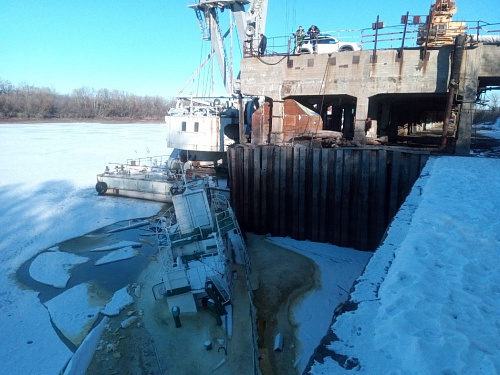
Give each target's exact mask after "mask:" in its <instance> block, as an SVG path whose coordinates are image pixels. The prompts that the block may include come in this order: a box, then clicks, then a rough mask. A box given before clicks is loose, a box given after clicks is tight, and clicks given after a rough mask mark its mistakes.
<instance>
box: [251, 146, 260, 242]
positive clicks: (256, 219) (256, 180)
mask: <svg viewBox="0 0 500 375" xmlns="http://www.w3.org/2000/svg"><path fill="white" fill-rule="evenodd" d="M260 155H261V147H256V148H255V149H254V151H253V160H252V164H253V170H254V173H253V186H252V196H253V205H252V228H253V230H252V231H253V232H255V233H257V234H262V233H261V232H260V231H259V229H260V196H261V191H260Z"/></svg>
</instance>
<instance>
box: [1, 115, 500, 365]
mask: <svg viewBox="0 0 500 375" xmlns="http://www.w3.org/2000/svg"><path fill="white" fill-rule="evenodd" d="M164 139H165V127H164V125H163V124H149V125H144V124H141V125H137V124H136V125H130V124H129V125H102V124H41V125H23V124H13V125H1V124H0V140H1V141H0V142H1V147H0V158H1V160H3V162H2V163H0V175H1V176H2V181H1V182H0V206H1V207H2V215H0V226H1V227H2V228H3V231H2V232H1V233H0V249H1V251H0V285H1V286H2V287H1V291H0V308H1V310H2V314H1V315H0V331H1V332H2V337H4V338H8V339H6V340H4V342H3V343H2V345H1V346H0V361H1V363H2V369H1V373H5V374H39V373H40V369H41V368H43V369H44V371H43V372H44V374H59V373H60V372H61V370H63V369H64V367H65V366H66V364H67V363H68V361H69V360H70V359H71V357H72V355H73V353H72V352H71V350H69V349H68V347H67V346H66V345H65V344H64V343H63V342H62V341H61V339H60V338H59V336H58V335H57V334H56V332H55V331H54V329H53V327H52V325H51V318H50V315H52V317H53V319H54V321H55V322H56V325H57V326H58V327H61V329H62V330H63V332H66V333H67V334H68V335H69V336H72V337H73V340H74V341H75V342H80V341H81V339H83V337H82V335H79V334H78V333H77V331H78V332H81V331H82V330H85V328H86V327H87V326H88V324H89V320H91V319H92V318H93V316H92V315H93V314H97V313H98V312H99V311H100V310H102V309H103V308H104V306H105V305H106V304H107V303H109V301H110V300H112V299H111V296H103V295H101V293H100V291H98V290H92V289H91V288H89V287H88V286H86V284H80V285H79V286H78V289H76V290H72V289H73V288H72V289H71V292H69V293H68V291H66V292H63V293H62V294H60V295H59V296H57V297H55V298H53V299H52V300H50V301H47V302H46V305H47V306H48V308H46V307H45V306H44V305H42V304H41V303H40V300H39V299H38V294H37V293H36V292H34V291H31V290H29V289H27V288H26V287H24V286H23V285H20V284H19V282H18V281H16V280H17V279H16V274H15V273H16V271H17V269H18V268H19V267H20V266H21V265H22V264H23V263H25V262H26V261H28V260H29V259H31V258H32V257H34V256H35V255H37V254H39V253H41V252H43V251H44V250H47V249H49V248H51V250H52V251H57V249H56V248H54V245H55V244H57V243H59V242H62V241H64V240H67V239H70V238H74V237H77V236H81V235H84V234H85V233H89V232H91V231H93V230H95V229H98V228H102V227H104V226H106V225H109V224H112V223H115V222H118V221H122V220H127V219H134V218H141V217H149V216H152V215H154V214H156V213H157V212H158V211H159V210H160V208H161V207H162V205H161V204H160V203H155V202H146V201H138V200H132V199H121V198H110V197H100V196H97V195H96V192H95V189H94V184H95V182H96V179H95V175H96V173H98V172H101V171H102V170H104V167H105V165H106V164H107V163H108V162H123V161H124V160H125V159H127V158H130V157H131V156H137V157H139V156H143V155H151V156H155V155H161V154H165V153H168V152H165V151H168V150H166V149H165V148H164V145H165V141H164ZM20 150H23V151H22V152H20ZM499 173H500V160H498V159H491V158H469V157H433V158H431V159H430V161H429V163H428V164H427V165H426V167H425V169H424V172H423V175H422V177H421V178H420V179H419V180H418V181H417V183H416V185H415V187H414V189H413V191H412V193H411V195H410V197H409V198H408V199H407V201H406V202H405V204H404V205H403V207H402V209H401V210H400V212H398V215H397V218H396V219H395V220H394V221H393V223H392V225H391V228H390V230H389V232H388V237H387V238H386V240H385V241H384V244H383V245H381V246H380V248H379V249H378V250H377V252H376V253H375V255H374V256H373V257H372V258H371V260H370V262H369V264H368V266H367V269H366V272H365V273H364V274H363V275H362V276H361V277H360V278H359V279H358V283H357V285H356V288H355V292H354V293H353V294H352V296H351V299H352V301H353V302H355V303H357V304H358V308H357V310H354V311H350V312H345V313H344V314H342V315H340V316H339V317H338V318H337V321H336V323H335V324H334V325H333V331H334V333H335V334H336V335H337V336H338V341H332V343H331V344H330V348H331V349H333V350H335V352H336V353H338V354H340V355H343V356H345V358H350V360H349V361H347V362H348V363H350V364H351V365H352V366H353V367H354V368H355V369H357V370H359V372H363V373H370V374H422V373H429V374H479V373H480V374H494V373H499V372H500V365H499V358H500V348H499V344H498V337H500V332H499V330H500V318H499V312H500V306H499V304H500V288H499V287H498V285H500V278H499V272H498V269H497V266H498V264H499V260H500V259H499V249H500V236H499V233H500V224H499V223H500V220H499V218H498V217H499V216H498V212H499V210H500V198H498V197H499V196H500V195H499V194H498V191H500V176H499ZM272 240H273V241H279V240H278V239H272ZM283 241H285V242H286V243H285V244H284V245H285V246H289V247H290V248H292V249H294V250H296V251H301V252H303V253H304V254H306V255H308V256H310V257H311V258H312V259H314V260H315V261H316V262H317V263H318V265H319V267H320V269H321V271H322V276H321V277H322V280H321V281H322V291H317V292H315V293H316V294H311V295H310V296H309V295H308V296H307V297H306V298H305V299H304V300H303V301H302V303H299V304H297V305H296V306H295V307H294V310H293V313H294V319H295V320H296V321H297V322H299V323H300V326H301V328H299V337H300V340H301V341H302V350H303V352H304V355H305V357H307V356H308V354H307V353H311V352H312V351H313V350H314V346H316V345H317V344H318V343H317V342H315V340H314V339H313V337H318V336H317V335H319V336H322V335H323V333H324V331H326V329H327V327H324V326H323V324H324V323H323V319H325V320H326V319H328V320H330V319H331V316H328V315H329V314H331V311H332V307H334V305H335V303H336V300H335V298H337V297H338V298H345V293H346V291H347V290H348V289H349V287H350V285H348V284H345V285H344V284H340V283H331V284H329V282H330V281H329V277H330V275H332V274H335V273H338V274H341V273H342V272H346V273H350V272H351V271H352V272H358V274H359V271H360V268H359V267H360V265H359V264H358V260H360V259H359V258H358V254H357V252H355V251H352V249H351V250H349V249H339V250H338V251H339V254H341V255H340V258H337V259H333V258H330V257H325V256H324V254H323V252H322V247H323V246H328V245H321V244H314V243H308V242H302V243H300V244H298V243H296V242H292V241H290V242H288V241H286V239H283ZM343 251H346V253H343ZM363 256H365V257H366V256H369V255H368V253H365V254H363ZM365 260H366V259H365ZM333 267H336V268H333ZM349 267H353V268H352V269H351V270H349ZM63 268H64V267H63ZM332 269H335V272H332V271H331V270H332ZM61 272H64V270H63V271H61ZM329 274H330V275H329ZM341 294H342V295H341ZM95 296H98V297H95ZM101 297H103V298H102V300H101ZM122 297H123V296H122ZM89 298H97V300H98V303H97V302H94V301H93V300H92V299H90V300H89ZM116 300H120V301H122V302H123V300H124V299H122V298H120V296H117V297H116ZM116 300H115V302H116ZM94 303H97V306H96V308H95V310H94V309H93V307H94ZM71 304H74V305H75V309H73V308H71V307H69V306H68V305H71ZM323 304H324V305H323ZM112 305H114V303H112ZM112 305H110V308H111V306H112ZM118 305H120V304H118ZM311 305H313V306H314V307H313V308H311V307H310V306H311ZM316 306H321V307H320V308H318V307H316ZM323 306H325V307H324V308H323ZM326 309H328V313H325V311H324V310H326ZM311 310H313V311H315V312H316V313H317V315H314V316H313V315H312V314H311V313H310V312H311ZM49 311H50V315H49ZM84 311H85V312H86V313H85V315H79V314H80V313H81V312H84ZM320 314H321V315H322V316H321V319H320V317H319V316H318V315H320ZM75 319H76V321H75ZM316 322H317V323H318V324H315V323H316ZM76 323H78V324H76ZM328 324H329V323H328ZM313 331H315V332H314V333H313ZM95 340H96V339H95V337H92V340H89V341H93V342H94V343H95ZM89 347H92V345H89ZM89 350H91V349H89ZM84 357H85V355H84ZM303 361H304V362H305V359H303V360H301V363H300V364H299V366H304V364H305V363H304V362H303ZM322 362H324V363H320V362H317V363H316V364H315V365H314V366H313V368H312V369H311V373H313V374H332V373H335V374H342V373H346V372H347V370H346V369H345V368H343V367H341V366H340V365H339V364H338V363H337V362H336V361H334V360H332V359H328V357H326V358H324V359H322ZM75 368H77V365H76V364H73V367H72V369H75ZM74 371H76V372H78V370H74Z"/></svg>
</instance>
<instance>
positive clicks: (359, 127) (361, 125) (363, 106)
mask: <svg viewBox="0 0 500 375" xmlns="http://www.w3.org/2000/svg"><path fill="white" fill-rule="evenodd" d="M369 102H370V100H369V98H367V97H359V96H358V100H357V102H356V120H355V122H354V140H355V141H357V142H359V143H361V144H362V145H364V144H366V134H365V120H366V118H367V117H368V103H369Z"/></svg>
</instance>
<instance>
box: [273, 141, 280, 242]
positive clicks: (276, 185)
mask: <svg viewBox="0 0 500 375" xmlns="http://www.w3.org/2000/svg"><path fill="white" fill-rule="evenodd" d="M280 149H281V147H279V146H274V147H273V157H272V188H271V192H272V193H271V196H272V206H271V207H272V212H271V214H272V219H271V225H272V231H271V233H272V234H273V235H274V236H279V235H280V216H281V211H280V197H281V187H280V176H281V171H280Z"/></svg>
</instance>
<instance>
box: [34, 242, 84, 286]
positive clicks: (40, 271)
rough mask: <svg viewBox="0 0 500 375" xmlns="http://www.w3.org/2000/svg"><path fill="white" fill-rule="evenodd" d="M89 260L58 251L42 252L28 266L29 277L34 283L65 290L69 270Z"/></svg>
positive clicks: (69, 273)
mask: <svg viewBox="0 0 500 375" xmlns="http://www.w3.org/2000/svg"><path fill="white" fill-rule="evenodd" d="M88 261H89V258H87V257H81V256H79V255H76V254H70V253H64V252H59V251H51V252H44V253H41V254H40V255H38V256H37V257H36V258H35V259H34V260H33V262H32V263H31V265H30V270H29V272H30V276H31V277H32V278H33V279H35V280H36V281H38V282H40V283H43V284H47V285H52V286H54V287H56V288H65V287H66V284H67V283H68V280H69V278H70V277H71V269H72V268H73V267H75V266H77V265H79V264H82V263H85V262H88Z"/></svg>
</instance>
